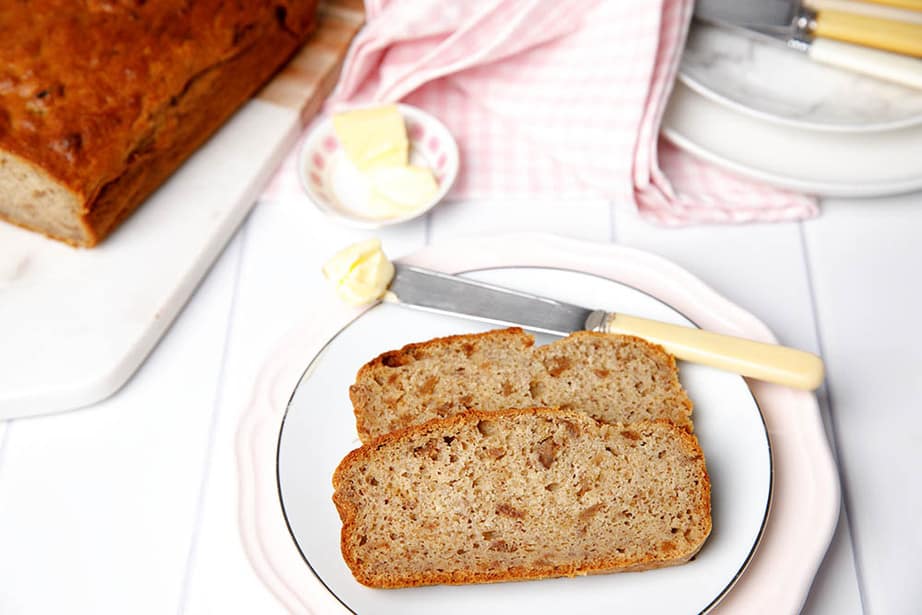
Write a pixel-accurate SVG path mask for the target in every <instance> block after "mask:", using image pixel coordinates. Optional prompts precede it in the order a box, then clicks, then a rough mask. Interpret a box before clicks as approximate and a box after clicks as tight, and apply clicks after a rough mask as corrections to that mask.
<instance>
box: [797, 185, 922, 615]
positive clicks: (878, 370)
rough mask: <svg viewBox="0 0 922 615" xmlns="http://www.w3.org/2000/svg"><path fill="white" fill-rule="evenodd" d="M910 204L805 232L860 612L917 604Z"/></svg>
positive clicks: (918, 428) (875, 206) (920, 530)
mask: <svg viewBox="0 0 922 615" xmlns="http://www.w3.org/2000/svg"><path fill="white" fill-rule="evenodd" d="M920 201H922V195H919V194H915V195H905V196H900V197H893V198H889V199H878V200H875V201H873V202H859V201H830V202H828V203H826V204H825V207H824V212H823V216H822V217H821V218H819V219H818V220H815V221H811V222H809V223H807V224H806V225H805V233H806V241H807V248H808V253H809V256H810V263H811V266H812V274H813V275H812V277H813V283H814V287H815V295H816V307H817V313H818V315H819V326H820V334H821V340H822V344H823V350H824V355H825V358H826V363H827V367H828V371H829V376H828V382H829V384H830V385H831V399H830V401H831V406H832V416H833V418H834V423H835V428H836V436H837V439H838V444H839V451H840V456H841V462H842V470H843V473H844V477H845V479H846V482H845V489H846V500H847V502H848V505H849V513H850V515H851V519H852V528H853V532H854V539H855V545H856V552H857V555H858V563H859V572H860V575H861V580H862V590H863V594H864V600H865V605H866V606H867V609H868V611H869V612H872V613H911V612H918V609H919V604H920V603H922V585H920V584H919V576H920V566H919V552H920V549H922V525H920V524H919V518H920V516H922V490H920V489H919V487H918V485H919V480H918V477H917V476H916V475H917V471H918V469H919V468H920V467H922V423H920V421H919V410H920V409H922V402H920V401H919V400H920V399H922V379H920V378H919V373H918V372H919V366H920V365H922V344H920V342H922V324H920V320H919V314H920V313H922V285H920V284H919V266H920V264H922V248H920V247H919V246H920V244H919V231H920V229H922V208H920V207H919V205H920Z"/></svg>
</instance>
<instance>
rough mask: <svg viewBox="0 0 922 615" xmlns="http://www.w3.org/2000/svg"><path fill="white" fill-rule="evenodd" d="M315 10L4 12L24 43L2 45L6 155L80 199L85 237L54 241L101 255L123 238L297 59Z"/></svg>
mask: <svg viewBox="0 0 922 615" xmlns="http://www.w3.org/2000/svg"><path fill="white" fill-rule="evenodd" d="M314 5H315V0H278V1H274V2H269V1H267V0H245V1H242V2H236V3H225V2H220V1H219V0H192V1H189V0H162V1H159V2H147V3H143V2H129V1H123V0H92V1H89V2H86V3H84V2H72V1H71V0H33V1H32V2H30V3H21V2H13V3H9V4H5V5H4V6H2V7H0V32H4V33H6V34H8V35H9V34H11V36H12V38H13V40H12V41H10V38H9V36H8V37H6V42H7V43H8V44H4V45H2V46H0V150H2V151H6V152H8V153H11V154H13V155H16V156H18V157H20V158H22V159H23V160H25V161H27V162H29V163H30V164H33V165H35V166H37V167H38V168H40V169H42V170H43V171H45V172H46V173H48V175H50V176H51V177H52V178H53V179H54V182H55V183H56V185H58V186H61V187H64V188H66V189H67V190H68V191H70V193H71V194H72V195H73V196H74V198H75V200H76V202H77V203H79V204H80V205H79V207H80V211H78V212H75V214H74V215H76V222H77V223H78V224H79V225H80V226H81V227H82V228H83V230H84V235H83V237H82V238H79V239H77V238H74V237H62V236H55V237H54V238H56V239H61V240H63V241H67V242H69V243H72V244H77V245H82V246H87V247H88V246H92V245H95V244H96V243H97V242H98V241H100V240H101V239H102V238H103V237H105V236H106V235H107V234H108V233H109V232H111V230H112V229H113V228H115V227H116V226H117V225H118V223H119V222H121V221H122V220H123V219H124V218H125V217H127V216H128V215H129V214H130V213H131V212H132V211H133V210H134V209H135V208H136V207H137V206H138V205H139V204H140V203H141V202H142V201H143V200H144V198H145V197H147V196H148V195H149V194H150V193H151V192H152V191H153V190H154V189H155V188H156V187H157V186H158V185H159V184H160V183H162V182H163V180H164V179H165V178H166V177H167V176H168V175H169V174H170V173H172V172H173V171H174V170H175V169H176V168H177V167H178V166H179V165H180V164H181V163H182V162H183V161H184V160H185V159H186V158H187V157H188V156H189V155H190V154H191V153H192V152H193V151H194V150H195V149H196V148H197V147H198V146H199V145H201V143H202V142H204V141H205V140H206V139H207V138H208V137H209V136H210V135H211V134H212V133H213V132H214V131H215V130H216V129H217V128H218V127H219V126H220V125H221V123H223V122H224V121H225V120H226V119H227V117H229V116H230V114H231V113H232V112H233V111H234V110H235V109H236V108H237V107H239V106H240V104H242V103H243V102H244V101H245V100H246V99H247V98H248V97H249V96H250V95H251V94H253V93H254V92H255V91H256V90H257V89H258V88H259V87H260V86H261V85H262V84H263V83H264V82H265V81H266V80H267V79H268V78H269V76H270V75H271V74H272V73H273V72H274V71H275V69H276V68H278V66H280V65H281V63H282V62H284V60H285V59H286V58H288V57H289V56H290V55H291V54H292V53H293V52H294V51H295V50H296V48H297V47H298V45H299V44H300V42H301V41H303V40H304V38H305V37H306V35H307V34H308V33H309V31H310V30H311V28H312V24H313V21H312V19H313V13H314ZM4 84H6V85H9V86H10V87H7V88H4V87H2V86H3V85H4ZM2 172H3V169H0V173H2ZM0 198H2V196H0ZM5 217H6V218H7V219H10V221H12V222H14V223H16V224H19V225H20V226H26V227H29V226H31V225H30V224H29V223H28V222H26V220H27V218H23V219H16V217H15V215H7V216H5ZM32 230H37V231H39V232H44V233H48V232H50V231H49V229H46V228H33V229H32Z"/></svg>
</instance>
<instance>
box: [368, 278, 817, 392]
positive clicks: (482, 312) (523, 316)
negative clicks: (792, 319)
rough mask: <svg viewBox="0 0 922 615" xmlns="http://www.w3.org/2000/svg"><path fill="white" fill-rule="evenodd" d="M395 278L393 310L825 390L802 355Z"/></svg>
mask: <svg viewBox="0 0 922 615" xmlns="http://www.w3.org/2000/svg"><path fill="white" fill-rule="evenodd" d="M395 270H396V272H395V275H394V278H393V280H392V281H391V283H390V286H389V287H388V291H387V293H386V294H385V296H384V300H385V301H388V302H391V303H397V304H400V305H406V306H409V307H413V308H418V309H423V310H428V311H433V312H440V313H447V314H454V315H459V316H465V317H469V318H474V319H476V320H482V321H486V322H490V323H494V324H499V325H507V326H521V327H524V328H526V329H531V330H534V331H540V332H544V333H551V334H554V335H567V334H569V333H572V332H574V331H581V330H590V331H599V332H603V333H619V334H628V335H636V336H638V337H643V338H645V339H647V340H649V341H651V342H654V343H657V344H660V345H661V346H663V347H664V348H665V349H666V350H667V351H669V352H670V353H672V354H673V355H675V356H676V357H677V358H679V359H683V360H686V361H692V362H694V363H701V364H703V365H709V366H711V367H717V368H719V369H725V370H728V371H732V372H734V373H737V374H741V375H743V376H748V377H750V378H756V379H758V380H765V381H767V382H774V383H777V384H783V385H786V386H791V387H794V388H798V389H804V390H813V389H816V388H817V387H819V386H820V384H822V382H823V362H822V360H821V359H820V358H819V357H818V356H816V355H814V354H811V353H809V352H804V351H802V350H796V349H794V348H787V347H784V346H778V345H774V344H765V343H762V342H755V341H752V340H747V339H743V338H739V337H733V336H729V335H722V334H719V333H713V332H710V331H702V330H700V329H694V328H691V327H683V326H680V325H673V324H668V323H664V322H659V321H656V320H649V319H646V318H640V317H637V316H630V315H627V314H620V313H614V312H606V311H603V310H592V309H588V308H584V307H580V306H576V305H572V304H568V303H563V302H560V301H555V300H553V299H548V298H546V297H540V296H537V295H532V294H529V293H522V292H519V291H515V290H510V289H507V288H502V287H498V286H493V285H491V284H484V283H482V282H477V281H474V280H469V279H466V278H461V277H458V276H453V275H447V274H444V273H439V272H435V271H429V270H426V269H421V268H418V267H411V266H408V265H402V264H399V263H395Z"/></svg>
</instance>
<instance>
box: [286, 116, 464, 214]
mask: <svg viewBox="0 0 922 615" xmlns="http://www.w3.org/2000/svg"><path fill="white" fill-rule="evenodd" d="M388 107H391V110H392V109H393V107H396V110H397V111H398V112H399V114H400V116H401V117H402V119H403V125H404V126H405V128H402V127H400V122H399V120H397V122H396V126H397V127H395V125H394V122H391V121H390V119H391V118H388V117H387V116H388ZM355 111H358V113H357V114H355V115H354V116H353V120H354V121H353V122H350V124H351V130H350V133H349V134H348V137H347V138H346V139H341V138H340V136H341V135H343V134H346V133H345V132H344V131H343V128H342V124H340V126H339V130H337V126H335V124H336V121H334V116H328V117H326V118H325V119H323V120H322V121H320V122H319V123H318V124H317V125H316V126H315V127H314V128H313V129H312V130H311V132H310V133H309V134H308V136H307V138H306V139H305V140H304V143H303V145H302V146H301V151H300V154H299V156H298V176H299V178H300V181H301V186H302V188H303V189H304V191H305V192H306V193H307V196H308V198H310V200H311V201H312V202H313V203H314V205H316V206H317V208H318V209H320V210H321V211H322V212H324V213H325V214H328V215H330V216H331V217H333V218H335V219H337V220H338V221H340V222H343V223H344V224H347V225H349V226H353V227H358V228H380V227H383V226H389V225H393V224H400V223H402V222H407V221H409V220H413V219H414V218H418V217H419V216H422V215H423V214H425V213H426V212H428V211H429V210H430V209H432V208H433V207H435V206H436V205H437V204H438V203H439V202H440V201H441V200H442V199H443V198H444V197H445V195H446V194H447V193H448V191H449V190H450V189H451V186H452V184H453V183H454V181H455V179H456V178H457V176H458V165H459V159H460V157H459V155H458V145H457V143H456V142H455V139H454V137H452V135H451V133H450V132H449V131H448V129H447V128H446V127H445V125H444V124H442V123H441V122H440V121H439V120H437V119H436V118H435V117H433V116H432V115H430V114H428V113H426V112H425V111H422V110H421V109H417V108H416V107H411V106H409V105H403V104H398V105H375V106H369V107H356V108H352V109H349V110H346V111H344V112H343V113H344V114H346V115H349V114H351V113H352V112H355ZM372 124H374V127H372V126H371V125H372ZM378 130H381V131H382V133H384V134H381V135H380V140H378V139H379V137H378V135H377V132H376V131H378ZM398 130H399V131H400V134H399V135H396V132H397V131H398ZM404 132H405V137H404V135H403V133H404ZM404 138H405V142H401V141H403V139H404ZM404 152H406V153H405V154H404ZM402 156H405V157H406V161H405V162H403V161H401V157H402ZM356 162H357V163H358V164H356ZM406 163H408V164H406ZM429 172H431V177H432V178H434V180H435V185H434V186H433V185H432V179H430V173H429ZM400 198H405V199H410V200H411V201H412V203H410V204H406V203H399V202H398V201H399V199H400Z"/></svg>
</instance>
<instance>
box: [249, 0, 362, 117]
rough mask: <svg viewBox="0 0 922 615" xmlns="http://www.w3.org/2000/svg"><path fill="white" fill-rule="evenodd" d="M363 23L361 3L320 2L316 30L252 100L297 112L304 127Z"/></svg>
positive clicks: (344, 0)
mask: <svg viewBox="0 0 922 615" xmlns="http://www.w3.org/2000/svg"><path fill="white" fill-rule="evenodd" d="M364 23H365V10H364V6H363V4H362V1H361V0H323V1H322V2H320V4H319V5H318V7H317V28H316V29H315V30H314V32H313V34H311V36H310V38H308V40H307V42H306V43H305V44H304V46H303V47H302V48H301V50H300V51H298V52H297V53H296V54H295V55H294V57H293V58H292V59H291V60H289V62H288V64H286V65H285V67H284V68H282V69H281V70H280V71H279V72H278V74H277V75H276V76H275V77H274V78H273V79H272V81H270V82H269V83H268V84H266V86H264V87H263V89H262V90H260V91H259V92H258V93H257V94H256V99H257V100H261V101H264V102H268V103H271V104H274V105H278V106H281V107H286V108H288V109H293V110H295V111H298V113H299V114H300V118H301V122H302V124H306V123H307V122H308V121H309V120H310V118H312V117H313V116H314V115H315V114H316V113H317V111H318V110H319V109H320V106H321V105H322V104H323V101H324V100H325V99H326V97H327V96H328V95H329V94H330V92H332V91H333V87H334V86H335V85H336V82H337V80H338V79H339V72H340V69H341V68H342V65H343V61H344V60H345V58H346V53H347V52H348V51H349V46H350V45H351V44H352V39H353V37H355V35H356V33H358V31H359V30H360V29H361V28H362V25H363V24H364Z"/></svg>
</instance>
